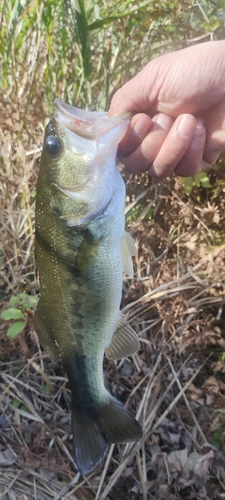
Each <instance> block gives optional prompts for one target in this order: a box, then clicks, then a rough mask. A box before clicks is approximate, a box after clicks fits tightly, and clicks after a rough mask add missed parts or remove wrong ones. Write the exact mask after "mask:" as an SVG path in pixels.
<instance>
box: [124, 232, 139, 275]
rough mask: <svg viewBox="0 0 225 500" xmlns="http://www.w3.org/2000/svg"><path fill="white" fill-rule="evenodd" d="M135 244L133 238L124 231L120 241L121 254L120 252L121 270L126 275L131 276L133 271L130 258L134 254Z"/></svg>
mask: <svg viewBox="0 0 225 500" xmlns="http://www.w3.org/2000/svg"><path fill="white" fill-rule="evenodd" d="M136 251H137V249H136V246H135V243H134V240H133V238H132V236H131V235H130V234H129V233H127V231H124V236H123V239H122V241H121V254H122V261H123V270H124V272H125V273H126V274H128V276H130V277H131V278H132V276H133V274H134V271H133V262H132V258H131V257H133V256H134V255H135V254H136Z"/></svg>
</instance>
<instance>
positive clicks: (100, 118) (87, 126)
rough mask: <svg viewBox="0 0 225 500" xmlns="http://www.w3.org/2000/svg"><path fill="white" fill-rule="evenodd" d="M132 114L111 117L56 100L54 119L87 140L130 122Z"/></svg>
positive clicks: (104, 113)
mask: <svg viewBox="0 0 225 500" xmlns="http://www.w3.org/2000/svg"><path fill="white" fill-rule="evenodd" d="M131 116H132V114H131V113H129V112H128V113H124V114H123V115H121V116H115V117H109V116H108V113H106V112H97V111H85V110H83V109H79V108H74V107H73V106H70V105H69V104H66V103H65V102H64V101H63V100H62V99H59V98H58V99H55V112H54V118H55V119H56V120H57V121H58V122H59V123H60V124H61V125H64V126H65V127H66V128H68V129H70V130H71V131H72V132H74V133H75V134H76V135H78V136H80V137H84V138H86V139H90V140H94V139H98V137H99V136H100V135H106V134H108V133H109V132H110V130H112V129H115V128H116V127H117V126H118V125H121V124H122V123H124V122H126V120H128V121H129V120H130V118H131Z"/></svg>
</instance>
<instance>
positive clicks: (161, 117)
mask: <svg viewBox="0 0 225 500" xmlns="http://www.w3.org/2000/svg"><path fill="white" fill-rule="evenodd" d="M153 121H155V122H156V123H157V124H158V125H159V126H160V127H161V128H164V129H166V130H169V129H170V128H171V126H172V124H173V119H172V118H171V116H168V115H165V114H164V113H159V114H158V115H157V116H155V117H154V120H153Z"/></svg>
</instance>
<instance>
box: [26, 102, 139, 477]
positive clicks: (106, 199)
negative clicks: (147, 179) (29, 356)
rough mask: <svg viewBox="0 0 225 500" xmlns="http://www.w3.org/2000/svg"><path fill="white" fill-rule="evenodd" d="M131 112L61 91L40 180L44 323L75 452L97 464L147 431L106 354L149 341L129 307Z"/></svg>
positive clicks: (81, 461)
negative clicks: (75, 99)
mask: <svg viewBox="0 0 225 500" xmlns="http://www.w3.org/2000/svg"><path fill="white" fill-rule="evenodd" d="M129 121H130V116H128V115H122V116H117V117H113V118H111V117H108V114H107V113H106V112H96V111H85V110H82V109H79V108H75V107H73V106H70V105H69V104H66V103H65V102H63V101H62V100H61V99H56V101H55V110H54V114H53V116H52V118H51V119H50V122H49V124H48V125H47V127H46V131H45V137H44V143H43V149H42V155H41V160H40V169H39V175H38V181H37V190H36V222H35V256H36V265H37V268H38V272H39V282H40V297H39V301H38V305H37V308H36V312H35V315H34V327H35V330H36V332H37V334H38V336H39V339H40V343H41V345H42V346H43V347H44V348H45V349H46V350H47V352H48V353H49V354H50V356H51V357H52V358H53V360H54V361H57V360H61V361H62V365H63V368H64V370H65V372H66V374H67V377H68V381H69V386H70V389H71V414H72V431H73V447H74V460H75V463H76V465H77V468H78V470H79V471H80V473H81V474H82V475H83V476H85V475H86V474H89V473H90V472H92V471H93V470H94V469H95V468H96V467H97V466H98V465H99V464H100V463H101V462H102V460H103V459H104V457H105V456H106V454H107V452H108V449H109V445H110V444H111V443H127V442H133V441H137V440H138V439H140V438H141V436H142V429H141V426H140V424H139V423H138V421H137V420H136V419H135V417H134V416H133V415H132V414H131V413H130V412H129V411H128V410H127V409H125V408H124V406H123V405H122V404H121V402H119V401H118V400H117V399H116V398H114V397H113V396H112V395H111V394H110V393H109V391H108V390H107V388H106V386H105V383H104V376H103V360H104V355H106V356H107V357H108V358H110V359H113V360H116V359H120V358H124V357H126V356H130V355H132V354H134V353H135V352H136V351H137V350H138V349H139V340H138V337H137V335H136V333H135V332H134V331H133V329H132V328H131V326H130V325H129V323H128V322H127V321H126V319H125V317H124V316H123V315H122V314H121V312H120V303H121V295H122V281H123V271H125V272H126V273H127V274H129V275H132V272H133V266H132V256H133V255H134V253H135V252H136V248H135V244H134V241H133V239H132V237H131V236H130V235H129V234H128V233H127V232H126V231H125V217H124V203H125V184H124V181H123V179H122V176H121V174H120V171H119V169H118V166H117V161H116V157H117V149H118V144H119V142H120V141H121V139H122V137H123V136H124V135H125V133H126V130H127V128H128V125H129Z"/></svg>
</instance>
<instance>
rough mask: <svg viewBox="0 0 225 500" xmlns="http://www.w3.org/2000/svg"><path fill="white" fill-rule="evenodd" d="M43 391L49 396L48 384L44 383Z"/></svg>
mask: <svg viewBox="0 0 225 500" xmlns="http://www.w3.org/2000/svg"><path fill="white" fill-rule="evenodd" d="M41 392H42V394H45V395H46V396H49V394H50V389H49V386H48V385H47V384H45V385H43V387H42V389H41Z"/></svg>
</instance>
